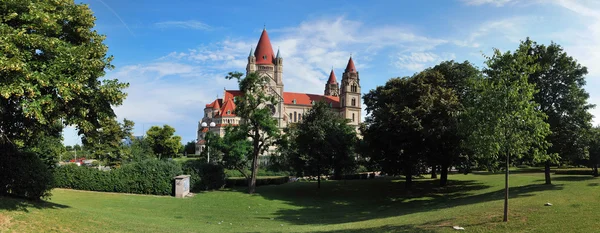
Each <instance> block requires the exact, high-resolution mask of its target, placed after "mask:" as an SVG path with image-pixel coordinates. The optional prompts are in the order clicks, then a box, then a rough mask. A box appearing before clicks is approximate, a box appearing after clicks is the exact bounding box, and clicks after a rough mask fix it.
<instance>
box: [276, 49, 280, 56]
mask: <svg viewBox="0 0 600 233" xmlns="http://www.w3.org/2000/svg"><path fill="white" fill-rule="evenodd" d="M275 58H280V56H279V47H278V48H277V56H276V57H275Z"/></svg>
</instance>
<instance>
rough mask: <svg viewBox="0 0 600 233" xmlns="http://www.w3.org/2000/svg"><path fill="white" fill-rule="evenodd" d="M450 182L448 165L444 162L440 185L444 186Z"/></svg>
mask: <svg viewBox="0 0 600 233" xmlns="http://www.w3.org/2000/svg"><path fill="white" fill-rule="evenodd" d="M446 184H448V165H446V164H442V171H441V175H440V186H441V187H444V186H446Z"/></svg>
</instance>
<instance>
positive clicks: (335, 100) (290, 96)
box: [283, 92, 340, 108]
mask: <svg viewBox="0 0 600 233" xmlns="http://www.w3.org/2000/svg"><path fill="white" fill-rule="evenodd" d="M294 100H296V103H295V104H296V105H312V101H315V102H318V101H321V100H324V101H325V102H327V103H330V104H332V105H333V107H335V108H337V107H340V98H339V97H338V96H323V95H315V94H306V93H295V92H284V93H283V103H284V104H294V102H293V101H294Z"/></svg>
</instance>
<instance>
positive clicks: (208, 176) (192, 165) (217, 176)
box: [183, 160, 225, 192]
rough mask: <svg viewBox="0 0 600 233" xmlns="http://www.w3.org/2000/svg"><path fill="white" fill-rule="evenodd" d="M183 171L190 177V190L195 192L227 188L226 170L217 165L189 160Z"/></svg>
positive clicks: (185, 163) (184, 164)
mask: <svg viewBox="0 0 600 233" xmlns="http://www.w3.org/2000/svg"><path fill="white" fill-rule="evenodd" d="M183 171H184V173H185V174H187V175H190V179H191V180H190V184H191V187H190V189H191V190H192V191H193V192H198V191H206V190H214V189H220V188H223V186H225V170H224V169H223V167H222V166H220V165H217V164H207V163H204V161H202V160H188V161H185V162H184V163H183Z"/></svg>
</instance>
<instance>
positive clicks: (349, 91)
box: [340, 57, 362, 129]
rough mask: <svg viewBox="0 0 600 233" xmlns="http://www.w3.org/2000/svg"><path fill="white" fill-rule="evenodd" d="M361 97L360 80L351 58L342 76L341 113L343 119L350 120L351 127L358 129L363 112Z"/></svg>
mask: <svg viewBox="0 0 600 233" xmlns="http://www.w3.org/2000/svg"><path fill="white" fill-rule="evenodd" d="M360 97H361V94H360V78H359V77H358V71H356V67H355V66H354V61H353V60H352V57H350V60H348V65H347V66H346V70H344V74H343V75H342V85H341V92H340V107H341V112H340V113H341V115H342V117H344V118H346V119H349V120H350V123H349V124H350V125H352V126H355V127H356V128H357V129H358V124H359V123H360V115H361V111H362V109H361V106H360V102H361V101H360Z"/></svg>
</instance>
